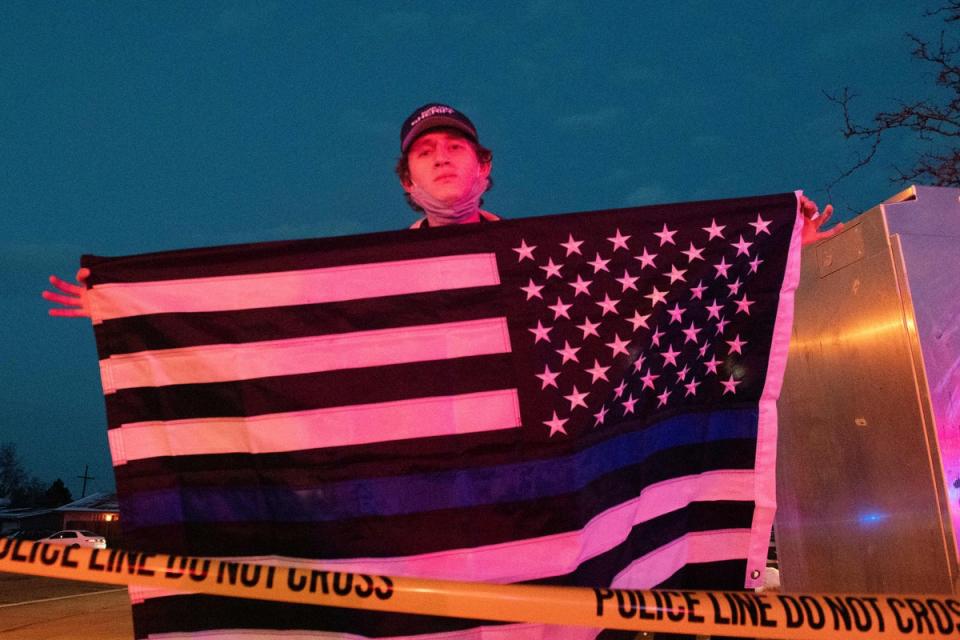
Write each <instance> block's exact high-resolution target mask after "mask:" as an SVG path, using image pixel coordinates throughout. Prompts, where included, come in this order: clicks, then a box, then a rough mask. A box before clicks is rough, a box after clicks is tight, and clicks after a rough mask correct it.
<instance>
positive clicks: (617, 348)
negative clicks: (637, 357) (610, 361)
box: [607, 334, 630, 358]
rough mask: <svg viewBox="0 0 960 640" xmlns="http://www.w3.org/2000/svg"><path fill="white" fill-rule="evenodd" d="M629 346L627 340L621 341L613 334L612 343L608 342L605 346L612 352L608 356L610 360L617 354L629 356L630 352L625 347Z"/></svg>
mask: <svg viewBox="0 0 960 640" xmlns="http://www.w3.org/2000/svg"><path fill="white" fill-rule="evenodd" d="M629 345H630V341H629V340H622V339H621V338H620V336H618V335H617V334H613V342H608V343H607V346H608V347H610V349H612V350H613V353H612V354H610V356H611V357H612V358H616V357H617V354H618V353H622V354H624V355H630V352H629V351H628V350H627V347H628V346H629Z"/></svg>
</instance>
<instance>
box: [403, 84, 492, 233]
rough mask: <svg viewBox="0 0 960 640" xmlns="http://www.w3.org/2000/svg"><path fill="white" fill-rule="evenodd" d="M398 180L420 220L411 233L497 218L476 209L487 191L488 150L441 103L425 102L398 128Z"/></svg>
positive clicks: (470, 126)
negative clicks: (419, 213) (417, 212)
mask: <svg viewBox="0 0 960 640" xmlns="http://www.w3.org/2000/svg"><path fill="white" fill-rule="evenodd" d="M400 154H401V155H400V159H399V160H398V161H397V169H396V170H397V176H398V177H399V178H400V184H401V185H402V186H403V190H404V191H406V195H407V202H408V203H409V204H410V206H411V207H412V208H413V209H414V210H415V211H420V212H422V213H423V214H424V216H425V217H423V218H421V219H420V220H418V221H417V222H415V223H414V224H413V226H412V227H411V228H412V229H419V228H423V227H439V226H444V225H448V224H468V223H472V222H483V221H489V220H499V218H498V217H497V216H496V215H494V214H492V213H490V212H489V211H484V210H482V209H481V208H480V206H481V205H482V204H483V194H484V192H486V191H487V189H489V188H490V169H491V167H492V163H493V152H491V151H490V150H489V149H487V148H486V147H484V146H482V145H481V144H480V141H479V139H478V136H477V128H476V127H475V126H474V125H473V123H472V122H471V121H470V119H469V118H468V117H467V116H465V115H463V114H462V113H460V112H459V111H457V110H456V109H454V108H452V107H449V106H447V105H445V104H438V103H430V104H425V105H423V106H422V107H420V108H419V109H417V110H415V111H414V112H413V113H411V114H410V116H409V117H408V118H407V119H406V120H405V121H404V123H403V126H402V127H401V128H400Z"/></svg>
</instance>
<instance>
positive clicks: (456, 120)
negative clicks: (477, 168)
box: [400, 102, 479, 153]
mask: <svg viewBox="0 0 960 640" xmlns="http://www.w3.org/2000/svg"><path fill="white" fill-rule="evenodd" d="M437 127H450V128H452V129H456V130H457V131H460V132H461V133H463V134H464V135H465V136H467V137H468V138H470V139H471V140H473V141H474V142H477V143H479V139H478V136H477V128H476V127H475V126H473V123H472V122H470V118H468V117H467V116H465V115H463V114H462V113H460V112H459V111H457V110H456V109H454V108H453V107H450V106H447V105H445V104H440V103H439V102H431V103H429V104H425V105H423V106H422V107H420V108H418V109H416V110H415V111H414V112H413V113H411V114H410V116H409V117H408V118H407V119H406V120H404V121H403V126H402V127H400V153H406V152H407V149H409V148H410V145H411V144H413V141H414V140H416V139H417V138H418V137H420V135H421V134H423V133H424V132H425V131H427V130H428V129H436V128H437Z"/></svg>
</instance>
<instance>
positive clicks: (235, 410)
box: [106, 354, 516, 429]
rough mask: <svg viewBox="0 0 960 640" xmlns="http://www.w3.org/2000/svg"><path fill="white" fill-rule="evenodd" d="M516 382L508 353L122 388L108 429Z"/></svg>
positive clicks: (110, 402) (113, 400)
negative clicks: (288, 374)
mask: <svg viewBox="0 0 960 640" xmlns="http://www.w3.org/2000/svg"><path fill="white" fill-rule="evenodd" d="M515 387H516V382H515V380H514V369H513V364H512V362H511V359H510V355H509V354H495V355H487V356H474V357H469V358H456V359H451V360H438V361H427V362H414V363H410V364H399V365H389V366H382V367H366V368H357V369H341V370H338V371H325V372H322V373H311V374H303V375H292V376H276V377H271V378H256V379H253V380H241V381H238V382H214V383H206V384H180V385H168V386H164V387H138V388H135V389H120V390H119V391H117V392H116V393H111V394H108V395H107V396H106V403H107V423H108V427H109V428H111V429H112V428H117V427H120V426H121V425H123V424H129V423H133V422H140V421H150V420H183V419H198V418H213V417H222V418H227V417H244V416H246V417H249V416H257V415H263V414H272V413H283V412H289V411H304V410H310V409H323V408H327V407H335V406H347V405H357V404H367V403H378V402H391V401H395V400H406V399H409V398H416V397H422V396H446V395H454V394H461V393H475V392H480V391H491V390H497V389H511V388H515Z"/></svg>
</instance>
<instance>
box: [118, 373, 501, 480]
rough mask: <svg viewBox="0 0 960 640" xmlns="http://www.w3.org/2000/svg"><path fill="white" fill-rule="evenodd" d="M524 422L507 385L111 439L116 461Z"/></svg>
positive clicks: (147, 430)
mask: <svg viewBox="0 0 960 640" xmlns="http://www.w3.org/2000/svg"><path fill="white" fill-rule="evenodd" d="M388 425H389V428H387V426H388ZM519 426H520V405H519V400H518V398H517V392H516V390H515V389H501V390H497V391H483V392H479V393H469V394H462V395H455V396H433V397H425V398H413V399H410V400H398V401H395V402H380V403H374V404H358V405H350V406H343V407H330V408H326V409H315V410H311V411H295V412H288V413H276V414H265V415H259V416H251V417H239V418H203V419H189V420H170V421H155V422H136V423H132V424H125V425H123V426H122V427H119V428H117V429H112V430H111V431H110V438H109V441H110V453H111V456H112V457H113V462H114V465H115V466H116V465H120V464H124V463H126V462H128V461H130V460H142V459H145V458H158V457H164V456H188V455H209V454H224V453H277V452H282V451H299V450H304V449H320V448H325V447H338V446H345V445H354V444H369V443H374V442H387V441H394V440H407V439H411V438H426V437H430V436H447V435H456V434H461V433H475V432H480V431H495V430H499V429H513V428H516V427H519Z"/></svg>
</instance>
